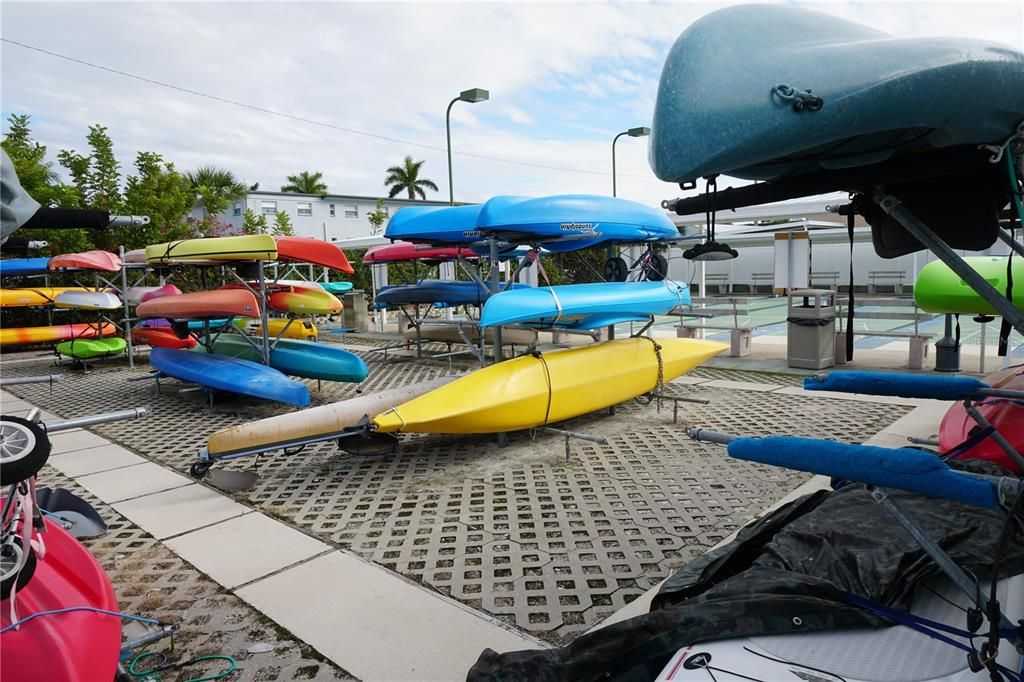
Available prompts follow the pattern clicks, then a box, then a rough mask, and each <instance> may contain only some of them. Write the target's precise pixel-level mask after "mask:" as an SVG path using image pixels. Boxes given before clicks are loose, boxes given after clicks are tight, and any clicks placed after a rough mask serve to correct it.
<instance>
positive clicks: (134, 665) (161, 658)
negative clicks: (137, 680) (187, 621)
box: [128, 651, 238, 682]
mask: <svg viewBox="0 0 1024 682" xmlns="http://www.w3.org/2000/svg"><path fill="white" fill-rule="evenodd" d="M151 656H155V657H156V663H155V664H154V665H153V666H152V667H150V668H146V669H145V670H139V668H138V665H139V663H141V662H142V661H144V660H146V659H147V658H149V657H151ZM203 661H226V662H227V665H228V667H227V668H225V669H223V670H221V671H219V672H217V673H214V674H213V675H205V676H203V677H190V678H188V679H186V680H185V682H210V680H219V679H221V678H222V677H227V676H228V675H230V674H231V673H233V672H234V671H235V668H237V667H238V662H237V661H235V659H234V658H232V657H231V656H224V655H221V654H212V655H207V656H196V657H195V658H190V659H188V660H186V661H181V662H179V663H168V662H167V654H165V653H163V652H162V651H161V652H157V651H145V652H143V653H141V654H139V655H138V656H136V657H135V658H133V659H132V662H131V664H130V665H129V666H128V672H129V673H130V674H131V675H133V676H134V677H144V678H146V679H147V680H159V679H160V677H159V676H158V675H155V674H154V673H157V672H163V671H171V670H181V669H182V668H187V667H189V666H192V665H195V664H197V663H201V662H203Z"/></svg>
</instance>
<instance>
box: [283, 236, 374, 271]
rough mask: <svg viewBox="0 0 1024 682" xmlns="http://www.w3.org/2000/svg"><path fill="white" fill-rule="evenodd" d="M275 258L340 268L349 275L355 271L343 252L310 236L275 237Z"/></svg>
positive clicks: (335, 268)
mask: <svg viewBox="0 0 1024 682" xmlns="http://www.w3.org/2000/svg"><path fill="white" fill-rule="evenodd" d="M274 239H275V241H276V242H277V259H278V260H285V261H292V262H297V263H312V264H313V265H321V266H323V267H325V268H332V269H334V270H340V271H341V272H344V273H347V274H349V275H351V274H353V273H354V272H355V269H354V268H353V267H352V264H351V263H349V262H348V258H347V257H346V256H345V252H344V251H342V250H341V249H340V248H338V247H337V246H335V245H334V244H331V243H330V242H325V241H323V240H320V239H313V238H311V237H275V238H274Z"/></svg>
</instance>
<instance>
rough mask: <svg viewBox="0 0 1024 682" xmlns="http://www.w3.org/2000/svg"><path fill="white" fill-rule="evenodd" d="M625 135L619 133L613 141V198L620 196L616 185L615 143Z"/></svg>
mask: <svg viewBox="0 0 1024 682" xmlns="http://www.w3.org/2000/svg"><path fill="white" fill-rule="evenodd" d="M625 134H626V133H624V132H622V133H619V134H618V135H616V136H615V138H614V139H613V140H612V196H613V197H615V196H618V194H617V191H618V186H617V185H616V182H615V143H616V142H618V141H619V138H620V137H622V136H623V135H625Z"/></svg>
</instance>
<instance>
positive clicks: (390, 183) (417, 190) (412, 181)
mask: <svg viewBox="0 0 1024 682" xmlns="http://www.w3.org/2000/svg"><path fill="white" fill-rule="evenodd" d="M422 167H423V162H422V161H413V160H412V157H411V156H407V157H405V163H404V164H403V165H401V166H392V167H391V168H388V169H387V171H386V172H387V177H385V178H384V186H385V187H390V190H389V191H388V197H389V198H391V199H394V198H395V197H396V196H398V195H399V194H401V193H402V192H408V193H409V198H410V199H412V200H413V201H415V200H416V195H417V194H419V195H420V199H426V198H427V195H426V194H425V193H424V192H423V188H424V187H426V188H427V189H432V190H434V191H435V192H436V191H437V185H435V184H434V181H433V180H427V179H426V178H422V179H421V178H420V177H419V175H420V168H422Z"/></svg>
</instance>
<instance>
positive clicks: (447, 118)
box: [444, 97, 459, 206]
mask: <svg viewBox="0 0 1024 682" xmlns="http://www.w3.org/2000/svg"><path fill="white" fill-rule="evenodd" d="M458 101H459V98H458V97H456V98H455V99H453V100H452V101H451V102H449V103H448V108H447V109H446V110H445V112H444V132H445V136H446V137H447V139H448V203H449V204H451V205H452V206H454V205H455V189H454V183H453V182H452V106H454V104H455V103H456V102H458Z"/></svg>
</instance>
